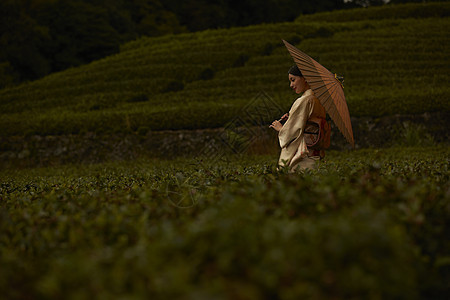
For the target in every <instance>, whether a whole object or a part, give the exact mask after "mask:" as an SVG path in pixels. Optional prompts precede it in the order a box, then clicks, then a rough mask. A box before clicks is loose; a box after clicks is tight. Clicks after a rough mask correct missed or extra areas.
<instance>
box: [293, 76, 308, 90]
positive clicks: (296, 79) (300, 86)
mask: <svg viewBox="0 0 450 300" xmlns="http://www.w3.org/2000/svg"><path fill="white" fill-rule="evenodd" d="M289 83H290V86H291V89H293V90H294V92H296V93H297V94H300V93H303V92H304V91H306V90H307V87H308V84H307V83H306V80H305V78H304V77H300V76H296V75H292V74H289Z"/></svg>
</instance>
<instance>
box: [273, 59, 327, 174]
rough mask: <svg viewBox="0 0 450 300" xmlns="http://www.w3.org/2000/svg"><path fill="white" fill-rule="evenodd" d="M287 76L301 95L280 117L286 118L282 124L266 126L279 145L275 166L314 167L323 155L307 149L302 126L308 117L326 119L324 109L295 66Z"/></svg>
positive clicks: (297, 168) (302, 168)
mask: <svg viewBox="0 0 450 300" xmlns="http://www.w3.org/2000/svg"><path fill="white" fill-rule="evenodd" d="M288 75H289V82H290V87H291V88H292V89H293V90H294V91H295V93H297V94H302V96H301V97H300V98H298V99H297V100H295V102H294V104H293V105H292V107H291V109H290V110H289V113H288V114H286V115H284V116H283V118H286V117H287V121H286V123H284V125H283V124H281V122H280V121H278V120H275V121H273V122H272V125H270V126H269V127H271V128H273V129H275V130H276V131H278V139H279V142H280V147H281V154H280V159H279V161H278V165H279V166H286V167H289V171H291V172H294V171H296V170H304V169H312V168H314V167H315V164H316V161H318V160H320V158H321V157H323V156H324V155H325V152H324V151H323V150H322V151H318V150H312V149H308V148H307V146H306V142H305V138H304V129H305V125H306V122H307V121H308V119H309V118H311V117H321V118H325V117H326V112H325V109H324V107H323V106H322V104H320V102H319V100H318V99H317V98H316V97H315V96H314V93H313V91H312V90H311V88H310V86H309V84H308V83H307V82H306V80H305V78H304V77H303V75H302V73H301V72H300V70H299V68H298V67H297V66H296V65H294V66H292V67H291V68H290V69H289V72H288ZM283 118H282V119H283Z"/></svg>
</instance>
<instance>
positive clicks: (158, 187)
mask: <svg viewBox="0 0 450 300" xmlns="http://www.w3.org/2000/svg"><path fill="white" fill-rule="evenodd" d="M449 154H450V152H449V148H442V147H441V148H437V147H434V148H406V149H402V148H391V149H383V150H361V151H354V152H348V153H345V152H330V153H328V155H327V157H326V161H325V162H324V163H322V164H321V165H320V167H319V168H318V169H317V170H315V171H311V172H306V173H303V174H285V173H283V172H278V171H276V170H275V168H274V165H273V164H274V163H275V160H276V159H275V158H273V157H241V158H239V159H238V158H233V157H225V158H226V159H225V160H222V161H203V162H200V161H198V162H195V161H192V160H180V159H178V160H174V161H161V160H143V161H137V162H127V163H114V164H102V165H91V166H76V165H74V166H63V167H59V168H44V169H30V170H16V171H14V170H3V171H1V172H0V178H2V179H1V181H0V216H1V218H0V254H1V255H0V264H1V265H2V272H1V274H0V288H1V289H2V291H3V295H4V296H5V297H7V298H61V297H64V298H66V299H74V298H117V297H121V298H147V297H152V298H165V299H167V298H180V297H183V298H199V297H201V298H224V299H229V298H265V297H269V298H279V299H299V298H302V299H305V298H315V299H330V298H333V299H349V298H361V299H362V298H364V299H366V298H374V299H380V298H383V299H385V298H388V299H392V298H395V299H418V298H425V299H430V298H432V299H438V298H443V297H444V296H445V295H446V291H447V290H446V288H447V284H448V281H449V279H450V277H449V276H450V274H449V273H448V267H449V265H448V253H449V250H450V244H449V241H448V238H447V237H448V236H449V234H450V232H449V227H448V226H447V223H448V220H449V215H450V211H449V207H450V206H449V205H450V202H449V200H450V198H449V194H448V191H449V189H450V185H449V170H448V166H449V160H448V157H449ZM19 287H20V288H19Z"/></svg>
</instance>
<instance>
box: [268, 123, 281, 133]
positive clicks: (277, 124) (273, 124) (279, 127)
mask: <svg viewBox="0 0 450 300" xmlns="http://www.w3.org/2000/svg"><path fill="white" fill-rule="evenodd" d="M269 127H270V128H273V129H275V130H276V131H280V130H281V128H283V124H281V123H280V121H278V120H275V121H273V122H272V125H270V126H269Z"/></svg>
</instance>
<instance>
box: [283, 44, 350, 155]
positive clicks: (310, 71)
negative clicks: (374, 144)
mask: <svg viewBox="0 0 450 300" xmlns="http://www.w3.org/2000/svg"><path fill="white" fill-rule="evenodd" d="M283 42H284V45H285V46H286V48H287V49H288V51H289V53H290V54H291V56H292V58H293V59H294V62H295V64H296V65H297V67H298V68H299V69H300V71H301V72H302V74H303V76H304V77H305V79H306V82H308V84H309V86H310V87H311V89H312V90H313V92H314V95H315V96H316V97H317V99H319V101H320V103H321V104H322V105H323V107H324V108H325V110H326V111H327V113H328V114H329V115H330V117H331V119H332V120H333V122H334V123H335V124H336V126H337V127H338V129H339V130H340V131H341V132H342V134H343V135H344V137H345V138H346V139H347V141H348V142H349V143H350V144H351V145H352V147H353V148H354V147H355V141H354V139H353V129H352V123H351V121H350V114H349V112H348V107H347V102H346V101H345V96H344V89H343V86H342V84H341V82H340V81H339V80H338V79H337V78H336V75H335V74H333V73H331V72H330V71H328V70H327V69H326V68H325V67H324V66H322V65H321V64H319V63H318V62H317V61H315V60H314V59H312V58H311V57H309V56H308V55H306V54H305V53H303V52H302V51H300V50H298V49H297V48H295V47H294V46H292V45H291V44H289V43H288V42H286V41H285V40H283Z"/></svg>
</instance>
